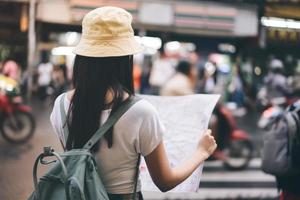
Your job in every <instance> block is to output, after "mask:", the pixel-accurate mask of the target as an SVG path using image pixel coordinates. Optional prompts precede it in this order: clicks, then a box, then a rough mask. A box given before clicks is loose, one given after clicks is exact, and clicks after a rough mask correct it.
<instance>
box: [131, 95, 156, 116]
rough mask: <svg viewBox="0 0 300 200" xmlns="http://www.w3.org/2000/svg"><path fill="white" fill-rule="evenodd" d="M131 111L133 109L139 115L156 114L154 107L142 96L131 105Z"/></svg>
mask: <svg viewBox="0 0 300 200" xmlns="http://www.w3.org/2000/svg"><path fill="white" fill-rule="evenodd" d="M132 111H134V112H135V113H136V114H137V115H139V116H140V117H142V116H151V115H153V114H157V110H156V108H155V107H154V106H153V105H152V104H151V103H149V102H148V101H147V100H145V99H143V98H142V99H141V100H140V101H138V102H137V103H136V104H135V105H134V106H133V107H132Z"/></svg>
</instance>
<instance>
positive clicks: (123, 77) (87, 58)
mask: <svg viewBox="0 0 300 200" xmlns="http://www.w3.org/2000/svg"><path fill="white" fill-rule="evenodd" d="M131 22H132V16H131V15H130V14H129V13H128V12H127V11H125V10H124V9H121V8H117V7H101V8H97V9H95V10H92V11H91V12H89V13H88V14H86V15H85V17H84V18H83V22H82V32H83V33H82V37H81V40H80V42H79V44H78V45H77V46H76V48H75V50H74V53H75V54H76V57H75V61H74V68H73V86H74V89H73V90H71V91H68V92H67V93H64V94H63V95H60V96H58V97H57V99H56V101H55V104H54V107H53V111H52V113H51V116H50V120H51V123H52V125H53V128H54V131H55V133H56V134H57V135H58V137H59V140H60V141H61V143H62V146H63V147H64V149H66V150H71V149H75V148H81V147H82V146H83V145H84V144H85V143H86V142H87V141H88V140H89V139H90V138H91V137H92V135H93V133H94V132H95V131H96V130H97V129H98V128H99V126H101V125H102V124H103V123H104V122H105V121H106V120H107V118H108V117H109V115H110V113H112V112H114V110H116V109H117V108H118V106H120V105H121V103H122V102H123V101H125V100H126V99H128V98H131V97H132V96H134V95H135V94H134V86H133V56H132V55H133V54H135V53H138V52H140V51H141V49H142V48H141V46H140V45H139V44H138V43H137V42H136V41H135V39H134V32H133V29H132V27H131ZM65 94H66V95H65ZM61 98H64V99H63V103H64V104H62V105H63V106H62V109H65V111H66V113H68V114H67V120H66V122H65V123H64V122H61V116H60V112H61V110H60V109H61V107H60V100H61ZM65 126H66V127H67V128H68V130H69V135H68V137H67V139H64V138H65V137H64V133H63V132H64V131H63V129H64V127H65ZM164 131H165V128H164V126H163V124H162V122H161V121H160V118H159V116H158V114H157V111H156V110H155V108H154V107H153V106H152V105H151V104H150V103H148V102H147V101H146V100H140V101H139V102H137V103H136V104H134V105H133V106H132V107H131V108H130V109H129V110H128V111H127V112H126V113H125V114H124V115H123V116H122V117H121V118H120V119H119V121H118V122H117V123H116V124H115V125H114V127H113V128H112V129H110V130H109V131H108V132H107V133H106V134H105V136H104V138H103V139H100V141H99V142H98V143H97V144H96V145H94V147H93V148H92V151H93V153H94V154H95V158H96V161H97V164H98V168H99V172H100V175H101V179H102V181H103V184H104V186H105V188H106V190H107V192H108V194H109V198H110V199H111V200H116V199H118V200H121V199H123V200H127V199H130V198H131V195H132V193H133V192H134V188H135V187H134V185H135V180H134V176H135V172H136V164H137V162H138V159H139V155H140V154H141V155H142V156H144V158H145V161H146V164H147V167H148V169H149V172H150V174H151V177H152V179H153V181H154V183H155V184H156V185H157V187H158V188H159V189H160V190H161V191H164V192H165V191H168V190H170V189H172V188H174V187H175V186H176V185H178V184H180V183H181V182H183V181H184V180H185V179H186V178H188V177H189V176H190V175H191V174H192V173H193V171H194V170H195V169H196V168H197V167H198V166H199V165H200V164H201V163H203V161H204V160H205V159H207V158H208V157H209V155H210V154H212V152H213V151H214V150H215V148H216V146H217V145H216V143H215V140H214V138H213V137H212V136H211V135H210V130H206V131H205V133H204V135H203V137H202V138H201V139H200V141H199V145H198V147H197V149H195V152H194V154H193V155H191V156H190V158H187V160H186V161H185V162H183V163H182V164H181V165H180V166H176V167H175V168H171V167H170V164H169V161H168V158H167V155H166V151H165V147H164V143H163V139H162V134H163V133H164ZM137 191H138V195H137V199H143V197H142V194H141V192H140V191H141V183H140V180H139V181H138V182H137Z"/></svg>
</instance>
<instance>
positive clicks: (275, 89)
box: [264, 59, 292, 100]
mask: <svg viewBox="0 0 300 200" xmlns="http://www.w3.org/2000/svg"><path fill="white" fill-rule="evenodd" d="M264 83H265V86H266V91H267V97H268V99H269V100H272V99H274V98H278V97H287V96H289V95H290V94H291V93H292V89H291V88H290V87H289V85H288V83H287V78H286V76H285V75H284V66H283V63H282V61H281V60H279V59H273V60H271V62H270V66H269V72H268V75H267V76H266V77H265V79H264Z"/></svg>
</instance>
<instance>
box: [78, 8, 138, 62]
mask: <svg viewBox="0 0 300 200" xmlns="http://www.w3.org/2000/svg"><path fill="white" fill-rule="evenodd" d="M131 23H132V16H131V14H130V13H129V12H127V11H126V10H124V9H122V8H117V7H111V6H105V7H101V8H97V9H94V10H92V11H90V12H89V13H87V14H86V15H85V16H84V18H83V21H82V36H81V39H80V41H79V43H78V44H77V46H76V47H75V49H74V51H73V52H74V53H75V54H77V55H81V56H88V57H115V56H126V55H133V54H135V53H139V52H141V51H142V49H143V48H142V46H141V45H140V44H139V43H138V42H137V41H136V40H135V39H134V31H133V29H132V27H131Z"/></svg>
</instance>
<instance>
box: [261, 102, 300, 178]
mask: <svg viewBox="0 0 300 200" xmlns="http://www.w3.org/2000/svg"><path fill="white" fill-rule="evenodd" d="M299 114H300V107H299V106H295V105H291V106H290V107H289V108H287V110H286V111H285V112H284V113H283V114H282V115H280V116H278V117H277V118H276V119H275V120H274V122H273V124H272V126H271V128H270V130H268V132H267V133H266V135H265V137H264V146H263V150H262V170H263V171H264V172H266V173H268V174H272V175H274V176H277V177H289V176H294V175H298V174H300V120H299Z"/></svg>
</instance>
